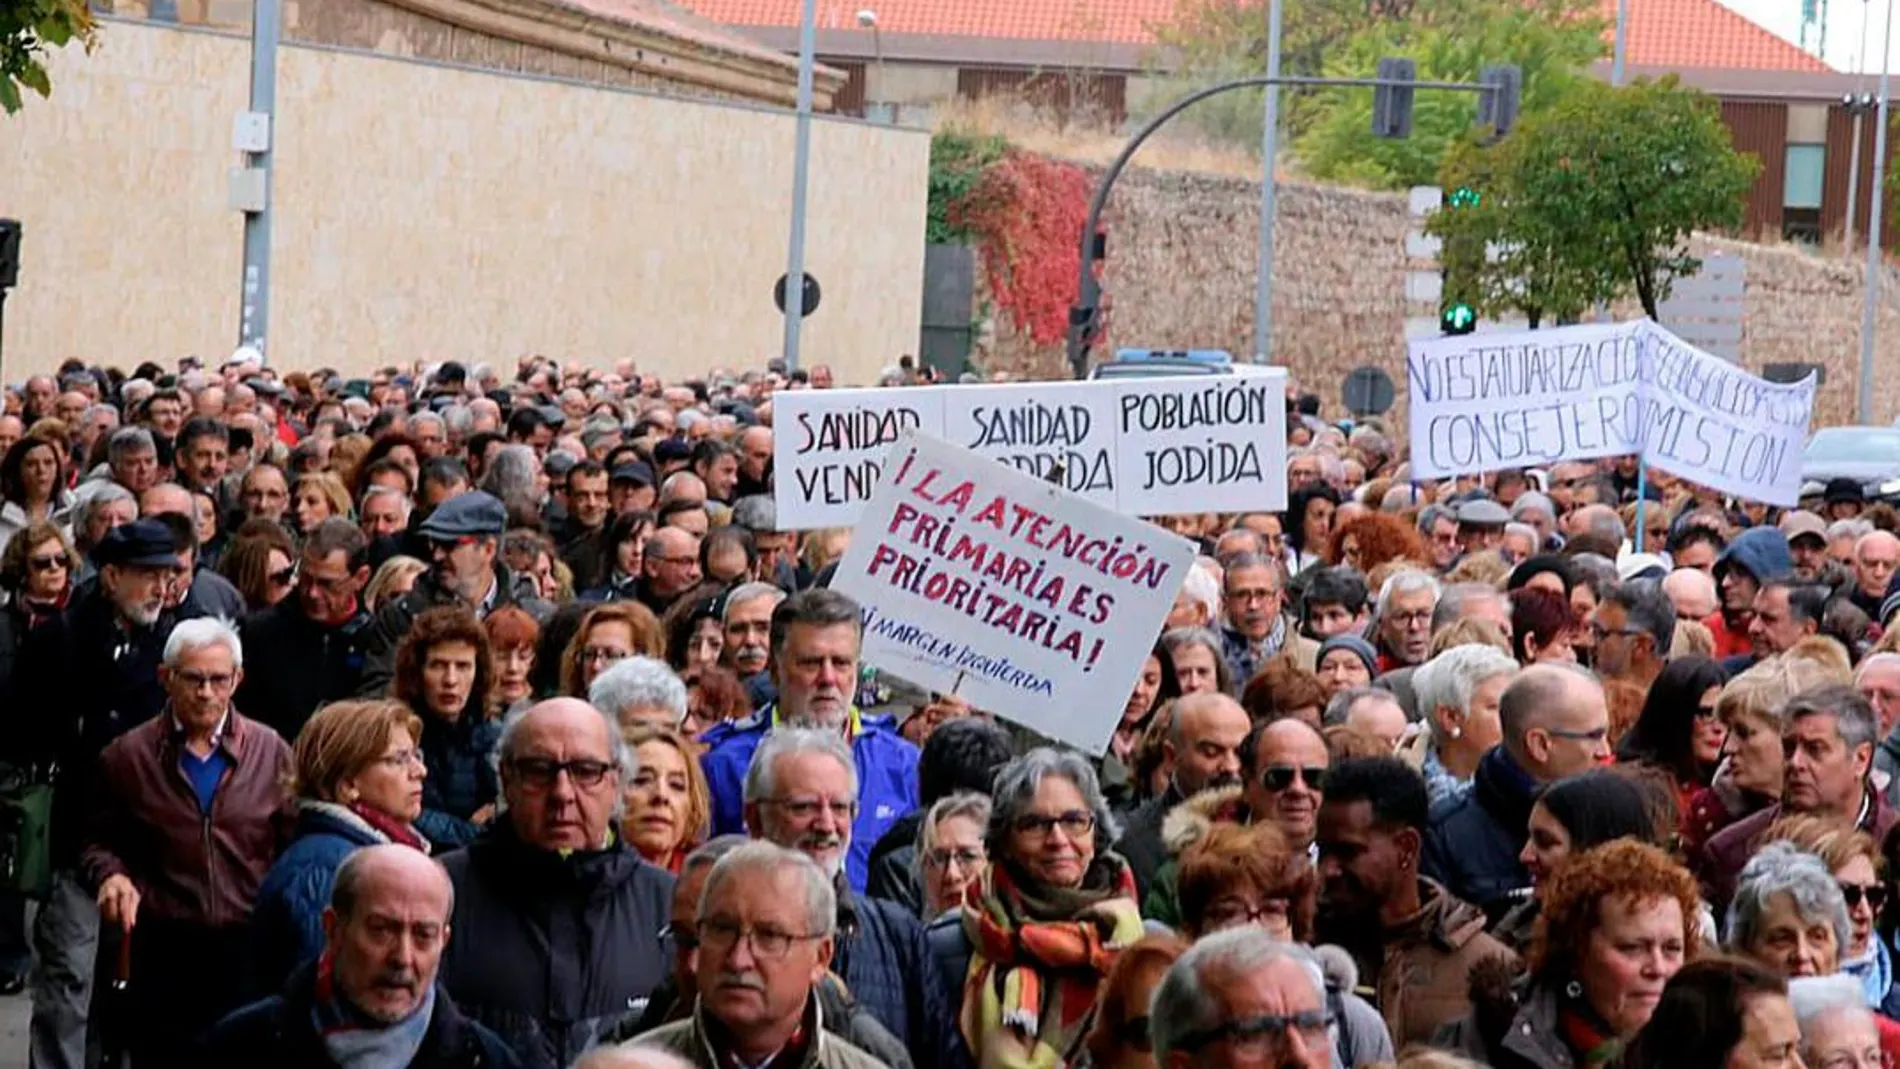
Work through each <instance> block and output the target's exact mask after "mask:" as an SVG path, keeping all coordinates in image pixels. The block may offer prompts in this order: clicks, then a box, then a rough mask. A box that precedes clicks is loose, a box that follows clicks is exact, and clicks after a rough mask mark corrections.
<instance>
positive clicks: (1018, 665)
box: [831, 431, 1194, 754]
mask: <svg viewBox="0 0 1900 1069" xmlns="http://www.w3.org/2000/svg"><path fill="white" fill-rule="evenodd" d="M1193 561H1194V547H1193V546H1192V545H1190V544H1189V543H1188V542H1187V541H1186V540H1185V539H1181V538H1177V537H1175V536H1174V535H1171V534H1168V533H1167V532H1166V531H1162V530H1160V529H1159V528H1156V527H1154V526H1152V525H1150V524H1148V523H1146V522H1144V521H1142V520H1139V519H1136V518H1134V517H1132V516H1123V515H1120V514H1118V513H1115V512H1112V511H1110V510H1109V509H1107V508H1104V507H1102V506H1101V505H1098V504H1095V503H1093V502H1091V501H1089V500H1087V499H1086V498H1084V497H1082V496H1081V495H1079V494H1074V493H1070V492H1069V491H1067V490H1064V489H1061V488H1060V487H1057V486H1055V485H1053V484H1051V483H1049V482H1046V481H1043V480H1041V479H1038V478H1036V477H1035V476H1033V475H1030V474H1028V473H1025V472H1022V471H1018V470H1017V469H1015V468H1013V467H1010V466H1008V465H1004V464H1000V463H997V462H996V461H993V460H988V459H986V458H983V457H980V456H977V455H976V454H974V453H972V452H970V451H969V450H967V449H961V448H958V447H957V446H954V445H952V444H950V443H948V442H945V441H942V440H940V439H937V438H934V437H931V436H930V435H927V434H922V433H919V432H916V431H909V432H906V433H905V434H904V435H903V436H902V437H900V438H899V439H898V441H897V443H896V444H895V445H893V446H892V448H891V453H890V457H889V461H888V463H886V464H885V466H884V472H883V477H882V479H880V480H879V482H878V485H877V490H876V493H875V495H874V496H873V497H872V499H871V500H870V501H869V502H868V503H867V504H866V505H865V508H864V512H863V517H862V522H861V523H860V524H859V526H858V529H857V533H856V534H855V535H854V536H853V537H852V539H851V546H850V548H849V549H848V550H846V551H845V555H844V559H843V560H842V561H841V562H840V563H839V565H838V572H837V575H836V577H835V578H833V580H832V583H831V585H832V588H833V589H835V590H838V591H841V592H843V593H846V594H849V595H851V596H852V597H853V598H856V599H857V600H858V603H859V605H861V606H862V607H863V610H864V653H863V656H864V661H865V663H866V664H869V665H873V666H875V667H877V668H880V669H882V670H884V671H887V672H890V673H891V674H892V675H895V676H898V677H899V678H901V679H905V680H908V681H910V682H912V683H914V684H916V685H918V686H920V687H925V688H928V689H930V690H933V691H937V692H940V693H955V694H957V695H958V696H960V697H962V698H965V699H967V700H968V701H969V702H970V703H971V704H972V705H975V706H976V707H977V708H979V709H986V710H989V711H991V712H994V713H997V714H999V715H1002V716H1007V717H1009V718H1010V719H1012V720H1016V721H1018V722H1020V723H1022V724H1024V725H1026V726H1028V727H1031V728H1034V729H1035V730H1037V731H1040V732H1042V733H1043V734H1045V735H1048V736H1050V737H1051V738H1055V739H1059V740H1061V741H1063V742H1066V743H1069V744H1071V745H1074V746H1078V747H1081V748H1082V749H1085V750H1087V751H1089V752H1090V753H1097V754H1099V753H1101V752H1102V750H1103V748H1104V747H1105V746H1106V744H1107V742H1108V739H1109V736H1110V735H1111V734H1113V732H1114V730H1115V726H1116V724H1117V723H1118V722H1119V721H1120V719H1121V714H1122V708H1123V706H1124V705H1125V704H1126V703H1127V699H1128V693H1129V691H1130V690H1131V689H1132V688H1133V687H1134V685H1135V679H1136V677H1137V676H1138V675H1139V674H1140V672H1141V666H1142V665H1143V664H1144V663H1145V662H1146V661H1147V658H1148V653H1149V651H1150V650H1152V649H1153V647H1154V641H1155V636H1156V635H1158V634H1159V633H1160V631H1161V626H1162V623H1163V622H1164V621H1165V620H1166V619H1167V615H1168V610H1169V609H1170V608H1172V607H1173V605H1174V595H1175V593H1176V592H1177V591H1178V590H1179V589H1180V586H1181V583H1182V581H1183V579H1184V578H1185V576H1186V574H1187V569H1188V567H1189V566H1190V565H1192V563H1193Z"/></svg>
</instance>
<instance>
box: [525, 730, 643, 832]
mask: <svg viewBox="0 0 1900 1069" xmlns="http://www.w3.org/2000/svg"><path fill="white" fill-rule="evenodd" d="M496 752H497V753H499V754H500V755H501V793H502V798H503V799H504V800H505V801H506V802H507V806H508V819H509V820H510V822H512V823H513V825H514V828H515V833H516V834H517V835H519V836H520V837H521V839H522V840H523V841H524V842H527V843H529V844H531V845H533V846H536V847H539V848H541V849H543V850H550V851H561V850H597V849H600V847H601V845H602V844H603V843H605V842H607V834H608V829H609V828H610V827H611V826H612V825H613V822H614V821H615V820H616V819H617V818H618V817H619V815H620V812H621V807H622V804H623V802H622V797H621V788H622V786H623V785H624V784H625V783H626V781H627V779H628V778H629V776H630V775H631V772H632V765H633V762H632V757H631V755H630V752H629V751H628V750H627V744H626V742H625V741H623V740H622V739H621V737H620V732H619V729H618V726H617V725H616V724H615V723H614V722H613V721H612V720H611V719H610V718H609V717H608V716H607V715H606V714H604V713H602V712H601V711H600V710H598V709H596V708H594V707H593V706H591V705H589V704H587V703H586V702H584V701H582V700H580V699H579V698H550V699H549V700H547V701H544V702H541V703H540V704H538V705H533V706H530V707H529V708H527V709H524V710H522V711H521V712H518V713H514V714H512V715H510V716H509V717H508V719H506V720H504V721H503V722H502V726H501V741H500V742H499V743H497V745H496Z"/></svg>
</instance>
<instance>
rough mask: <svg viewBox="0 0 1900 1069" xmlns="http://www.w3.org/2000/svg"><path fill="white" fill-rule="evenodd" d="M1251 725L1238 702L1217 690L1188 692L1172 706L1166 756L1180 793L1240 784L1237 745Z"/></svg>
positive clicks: (1241, 742)
mask: <svg viewBox="0 0 1900 1069" xmlns="http://www.w3.org/2000/svg"><path fill="white" fill-rule="evenodd" d="M1251 726H1252V725H1251V724H1250V723H1249V721H1248V719H1247V710H1245V709H1243V708H1241V707H1240V703H1239V702H1237V701H1235V700H1234V699H1232V698H1230V697H1228V696H1227V695H1225V694H1221V693H1219V692H1203V693H1200V694H1190V695H1188V696H1187V697H1185V698H1182V699H1181V700H1180V701H1179V702H1178V703H1176V705H1175V707H1174V720H1173V722H1172V723H1170V724H1169V725H1168V746H1167V749H1168V759H1169V761H1170V763H1171V764H1172V766H1173V774H1174V783H1175V786H1177V787H1179V788H1180V790H1181V793H1182V794H1183V795H1193V794H1198V793H1199V792H1201V791H1204V790H1207V789H1209V788H1212V787H1232V786H1235V785H1237V784H1239V783H1240V766H1241V755H1240V748H1241V746H1242V745H1243V744H1245V743H1246V741H1247V730H1248V728H1249V727H1251Z"/></svg>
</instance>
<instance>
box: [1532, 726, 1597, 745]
mask: <svg viewBox="0 0 1900 1069" xmlns="http://www.w3.org/2000/svg"><path fill="white" fill-rule="evenodd" d="M1544 730H1545V731H1547V732H1548V733H1549V734H1550V737H1551V738H1554V739H1569V740H1570V741H1571V742H1602V741H1603V740H1605V739H1607V738H1609V737H1610V729H1609V728H1607V727H1602V728H1591V729H1590V730H1589V731H1564V730H1562V729H1560V728H1546V729H1544Z"/></svg>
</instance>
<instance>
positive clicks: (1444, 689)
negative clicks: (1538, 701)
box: [1412, 643, 1518, 731]
mask: <svg viewBox="0 0 1900 1069" xmlns="http://www.w3.org/2000/svg"><path fill="white" fill-rule="evenodd" d="M1517 673H1518V664H1517V662H1516V661H1514V660H1512V659H1511V656H1510V654H1507V653H1505V652H1504V651H1503V650H1500V649H1498V648H1497V647H1496V646H1488V645H1485V644H1483V643H1467V644H1465V645H1463V646H1453V647H1452V648H1450V649H1448V650H1446V651H1445V652H1443V653H1441V654H1439V655H1438V656H1436V657H1433V658H1432V659H1431V660H1429V661H1426V662H1425V663H1424V664H1422V665H1420V666H1419V668H1418V670H1417V671H1416V672H1413V673H1412V690H1413V692H1414V693H1416V694H1417V695H1418V708H1419V712H1420V713H1421V714H1423V715H1422V717H1421V719H1423V720H1424V722H1425V725H1426V730H1428V731H1430V730H1432V727H1431V725H1432V724H1433V723H1434V718H1433V716H1432V713H1433V712H1434V711H1436V710H1438V709H1440V708H1451V709H1456V710H1458V715H1460V716H1463V715H1465V714H1467V713H1469V712H1470V711H1471V696H1472V694H1474V693H1476V692H1477V689H1478V688H1479V687H1480V686H1482V685H1484V682H1485V681H1486V680H1489V679H1496V678H1497V677H1498V676H1515V675H1517Z"/></svg>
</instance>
